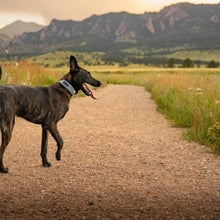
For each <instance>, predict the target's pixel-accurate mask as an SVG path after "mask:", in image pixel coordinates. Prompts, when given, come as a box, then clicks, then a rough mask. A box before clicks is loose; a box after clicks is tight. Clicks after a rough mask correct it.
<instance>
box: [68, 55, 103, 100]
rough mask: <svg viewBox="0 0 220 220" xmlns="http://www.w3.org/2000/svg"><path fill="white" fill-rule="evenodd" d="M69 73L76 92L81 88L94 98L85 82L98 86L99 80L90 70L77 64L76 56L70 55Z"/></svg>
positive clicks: (99, 84)
mask: <svg viewBox="0 0 220 220" xmlns="http://www.w3.org/2000/svg"><path fill="white" fill-rule="evenodd" d="M69 73H70V75H71V80H70V83H71V84H72V86H73V87H74V89H75V90H76V93H77V92H78V91H79V90H82V91H83V93H84V94H85V95H87V96H91V97H92V98H95V97H94V96H93V93H92V91H91V90H90V89H89V88H88V86H87V85H86V83H88V84H90V85H91V86H95V87H99V86H101V82H100V81H98V80H96V79H95V78H93V77H92V76H91V74H90V72H88V71H87V70H85V69H83V68H81V67H80V66H79V65H78V62H77V60H76V58H75V57H74V56H72V55H71V56H70V72H69Z"/></svg>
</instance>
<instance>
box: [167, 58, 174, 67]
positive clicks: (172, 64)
mask: <svg viewBox="0 0 220 220" xmlns="http://www.w3.org/2000/svg"><path fill="white" fill-rule="evenodd" d="M167 67H168V68H174V67H175V61H174V59H173V58H170V59H169V60H168V61H167Z"/></svg>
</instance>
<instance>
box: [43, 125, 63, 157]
mask: <svg viewBox="0 0 220 220" xmlns="http://www.w3.org/2000/svg"><path fill="white" fill-rule="evenodd" d="M47 129H48V131H49V132H50V133H51V135H52V136H53V138H54V139H55V141H56V142H57V151H56V159H57V160H61V150H62V148H63V139H62V137H61V136H60V134H59V132H58V129H57V124H56V123H51V124H50V125H47Z"/></svg>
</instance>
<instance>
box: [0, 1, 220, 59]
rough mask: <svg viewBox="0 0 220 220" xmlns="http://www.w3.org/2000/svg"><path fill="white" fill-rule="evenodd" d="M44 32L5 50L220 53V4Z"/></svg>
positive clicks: (58, 25) (118, 16)
mask: <svg viewBox="0 0 220 220" xmlns="http://www.w3.org/2000/svg"><path fill="white" fill-rule="evenodd" d="M39 28H40V29H39V30H35V32H33V30H32V31H31V32H24V33H22V34H20V35H16V36H14V37H13V38H12V39H9V40H4V41H2V42H1V41H0V46H1V49H2V51H3V50H7V51H8V52H9V54H26V55H30V54H31V55H33V54H40V53H47V52H51V51H55V50H76V51H112V50H114V51H115V50H125V49H126V50H128V49H131V48H137V49H141V50H148V51H152V50H160V49H161V48H163V50H172V49H173V48H188V49H201V50H205V49H220V3H219V4H191V3H179V4H174V5H170V6H167V7H165V8H163V9H162V10H161V11H160V12H145V13H143V14H131V13H127V12H120V13H107V14H103V15H93V16H91V17H89V18H87V19H85V20H82V21H73V20H64V21H61V20H57V19H53V20H52V21H51V23H50V24H49V25H48V26H45V27H39ZM0 33H2V30H0Z"/></svg>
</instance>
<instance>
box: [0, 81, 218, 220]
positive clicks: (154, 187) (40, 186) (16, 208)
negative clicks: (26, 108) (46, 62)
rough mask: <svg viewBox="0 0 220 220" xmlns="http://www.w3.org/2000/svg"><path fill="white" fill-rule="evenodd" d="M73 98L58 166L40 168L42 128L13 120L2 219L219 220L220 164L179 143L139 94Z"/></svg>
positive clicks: (0, 196)
mask: <svg viewBox="0 0 220 220" xmlns="http://www.w3.org/2000/svg"><path fill="white" fill-rule="evenodd" d="M95 94H96V96H97V97H98V100H92V99H90V98H89V97H83V98H73V99H72V101H71V105H70V111H69V112H68V113H67V116H66V117H65V118H64V119H63V120H62V121H61V122H60V123H59V130H60V133H61V134H62V136H63V139H64V149H63V152H62V160H61V161H60V162H58V161H56V160H55V156H54V153H55V150H56V147H55V143H54V141H53V140H52V138H51V137H50V140H49V152H48V158H49V161H50V162H51V163H52V167H51V168H43V167H41V166H40V164H41V159H40V156H39V154H40V142H41V129H40V126H38V125H34V124H31V123H29V122H26V121H24V120H23V119H19V118H17V120H16V125H15V129H14V133H13V138H12V141H11V142H10V145H9V146H8V148H7V150H6V153H5V165H6V166H8V167H9V173H8V174H6V175H5V174H0V219H10V220H11V219H13V220H17V219H19V220H20V219H32V220H35V219H36V220H40V219H60V220H61V219H178V220H179V219H220V157H217V156H216V155H214V154H212V153H210V151H209V150H208V148H206V147H204V146H200V145H198V144H196V143H188V142H187V141H185V140H183V139H182V130H181V129H177V128H173V127H171V126H170V123H169V122H168V121H167V120H166V119H165V118H164V116H162V115H161V114H160V113H158V112H157V111H156V106H155V104H154V103H153V101H152V100H151V99H150V94H148V93H147V92H145V90H144V89H143V88H142V87H136V86H124V85H123V86H122V85H121V86H119V85H109V86H107V87H106V88H102V89H99V90H97V91H95Z"/></svg>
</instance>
